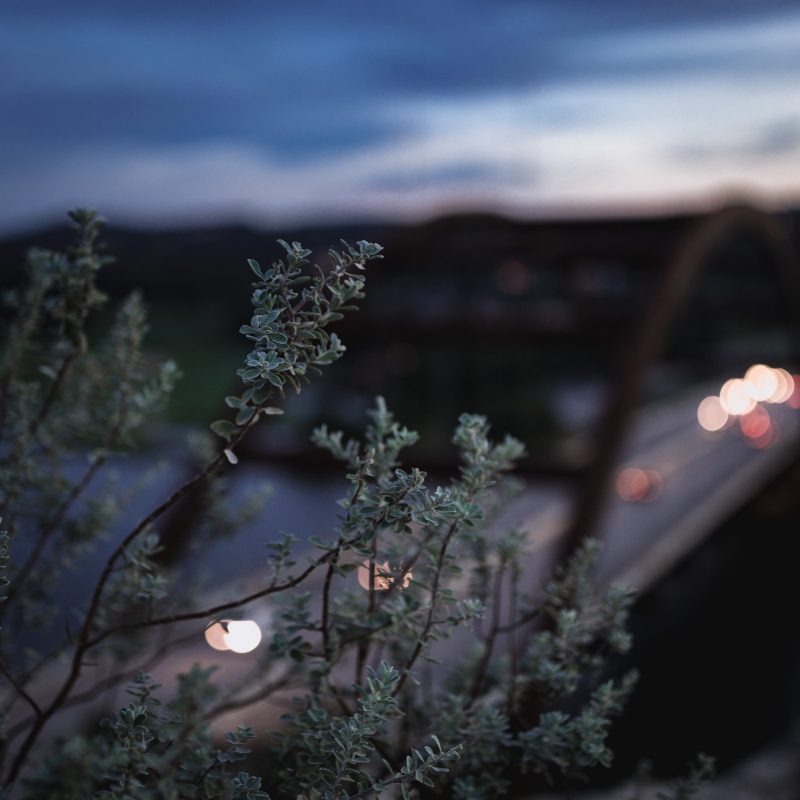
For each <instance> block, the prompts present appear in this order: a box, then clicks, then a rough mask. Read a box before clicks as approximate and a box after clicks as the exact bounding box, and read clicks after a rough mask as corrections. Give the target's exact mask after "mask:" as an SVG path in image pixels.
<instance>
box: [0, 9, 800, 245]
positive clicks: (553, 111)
mask: <svg viewBox="0 0 800 800" xmlns="http://www.w3.org/2000/svg"><path fill="white" fill-rule="evenodd" d="M798 166H800V3H798V2H797V0H792V1H791V2H788V0H706V1H705V2H704V1H703V0H670V2H663V0H662V1H660V2H654V0H424V1H423V0H404V1H403V2H402V3H400V2H391V1H390V0H379V1H378V2H376V1H375V0H371V2H366V1H365V0H352V2H351V1H350V0H336V1H335V2H334V1H333V0H318V2H309V1H308V0H291V2H273V0H258V1H256V0H227V1H226V2H219V0H214V1H213V2H212V0H159V1H158V2H156V0H138V1H137V2H132V1H131V0H129V1H128V2H118V1H117V2H115V0H103V2H95V0H88V1H86V2H81V0H75V2H66V1H65V0H42V1H39V0H24V1H23V0H3V2H2V3H0V198H2V201H1V202H0V235H10V234H13V233H15V232H17V231H22V230H30V229H34V228H36V227H38V226H42V225H45V224H49V223H51V222H53V221H56V220H58V219H59V218H61V217H62V215H63V212H64V210H65V209H67V208H70V207H73V206H77V205H90V206H94V207H99V208H100V209H101V210H102V211H103V212H104V213H105V214H106V216H108V217H110V218H111V219H112V221H114V222H116V223H119V224H131V225H175V224H181V225H182V224H187V225H203V224H213V223H219V222H244V223H247V224H252V225H256V226H260V227H266V228H274V227H276V226H280V225H285V224H298V223H300V224H302V223H315V222H321V221H322V222H334V221H353V220H361V219H365V220H368V219H380V220H394V221H406V220H418V219H424V218H427V217H429V216H431V215H434V214H437V213H442V212H446V211H453V210H486V211H495V212H500V213H508V214H512V215H514V216H521V217H526V216H542V215H545V216H552V215H561V214H566V215H575V214H583V213H617V212H626V213H627V212H631V211H633V212H638V211H647V210H650V209H653V210H659V209H665V208H666V209H672V208H682V207H702V206H706V205H709V204H714V203H717V202H722V201H723V200H724V199H725V198H728V197H732V196H734V195H735V196H750V197H753V198H755V199H756V200H758V201H760V202H765V203H769V204H772V205H780V204H783V203H787V202H796V201H797V200H798V199H800V169H798Z"/></svg>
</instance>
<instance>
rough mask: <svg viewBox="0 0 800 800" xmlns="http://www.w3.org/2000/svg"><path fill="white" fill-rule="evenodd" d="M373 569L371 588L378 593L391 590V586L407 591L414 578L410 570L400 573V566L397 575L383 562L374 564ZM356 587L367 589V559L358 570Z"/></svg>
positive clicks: (386, 562) (387, 563)
mask: <svg viewBox="0 0 800 800" xmlns="http://www.w3.org/2000/svg"><path fill="white" fill-rule="evenodd" d="M373 569H374V575H375V577H374V579H373V588H374V589H375V591H378V592H384V591H386V590H387V589H391V588H392V586H397V588H399V589H407V588H408V585H409V584H410V583H411V579H412V578H413V577H414V576H413V573H412V572H411V570H408V572H402V566H401V568H400V574H399V575H398V574H397V573H396V572H395V571H394V570H392V568H391V567H390V566H389V562H388V561H384V562H383V563H382V564H378V563H376V564H375V565H374V567H373ZM358 585H359V586H360V587H361V588H362V589H369V559H367V560H366V561H365V562H364V563H363V564H362V565H361V566H360V567H359V568H358Z"/></svg>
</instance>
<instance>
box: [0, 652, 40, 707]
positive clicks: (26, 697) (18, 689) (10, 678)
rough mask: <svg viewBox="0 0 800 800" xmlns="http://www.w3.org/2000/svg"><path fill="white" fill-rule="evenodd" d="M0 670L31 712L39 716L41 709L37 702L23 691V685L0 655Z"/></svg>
mask: <svg viewBox="0 0 800 800" xmlns="http://www.w3.org/2000/svg"><path fill="white" fill-rule="evenodd" d="M0 671H2V673H3V675H5V676H6V678H8V682H9V683H10V684H11V685H12V686H13V687H14V691H15V692H16V693H17V694H18V695H19V696H20V697H21V698H22V699H23V700H24V701H25V702H26V703H27V704H28V705H29V706H30V707H31V708H32V709H33V713H34V714H36V716H37V717H41V716H42V709H41V708H39V704H38V703H37V702H36V701H35V700H34V699H33V698H32V697H31V696H30V695H29V694H28V692H26V691H25V687H24V686H22V684H21V683H20V682H19V681H18V680H17V679H16V678H15V677H14V675H13V673H12V672H11V670H10V669H9V668H8V665H7V664H6V662H5V660H4V659H3V657H2V656H0Z"/></svg>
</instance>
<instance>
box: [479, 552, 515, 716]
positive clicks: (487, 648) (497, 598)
mask: <svg viewBox="0 0 800 800" xmlns="http://www.w3.org/2000/svg"><path fill="white" fill-rule="evenodd" d="M505 570H506V565H505V564H501V565H500V566H499V567H498V568H497V570H496V571H495V575H494V597H493V599H492V627H491V628H490V629H489V633H488V634H487V636H486V639H485V640H484V643H483V654H482V655H481V660H480V662H479V664H478V667H477V668H476V670H475V675H474V677H473V680H472V687H471V689H470V704H472V703H474V702H475V700H476V699H477V697H478V693H479V692H480V690H481V685H482V684H483V679H484V677H485V675H486V670H487V668H488V666H489V661H490V660H491V658H492V651H493V650H494V643H495V640H496V639H497V633H498V628H499V627H500V612H501V610H502V599H503V575H504V574H505Z"/></svg>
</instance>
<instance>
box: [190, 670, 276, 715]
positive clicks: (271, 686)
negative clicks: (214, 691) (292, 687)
mask: <svg viewBox="0 0 800 800" xmlns="http://www.w3.org/2000/svg"><path fill="white" fill-rule="evenodd" d="M290 681H291V675H284V676H283V677H281V678H278V679H277V680H275V681H270V682H269V683H268V684H266V685H265V686H262V687H260V688H259V689H257V690H256V691H254V692H251V693H250V694H249V695H245V696H244V697H240V698H238V699H237V698H233V699H231V700H227V701H226V702H224V703H220V704H219V705H218V706H217V707H216V708H212V709H209V710H208V711H207V712H206V713H205V714H204V715H203V718H204V719H205V720H206V721H209V722H210V721H211V720H213V719H216V718H217V717H221V716H222V715H223V714H227V713H229V712H230V711H236V710H238V709H240V708H247V706H250V705H252V704H253V703H258V702H260V701H261V700H266V698H267V697H269V696H270V695H271V694H274V693H275V692H276V691H278V689H282V688H283V687H284V686H288V685H289V683H290Z"/></svg>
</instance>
